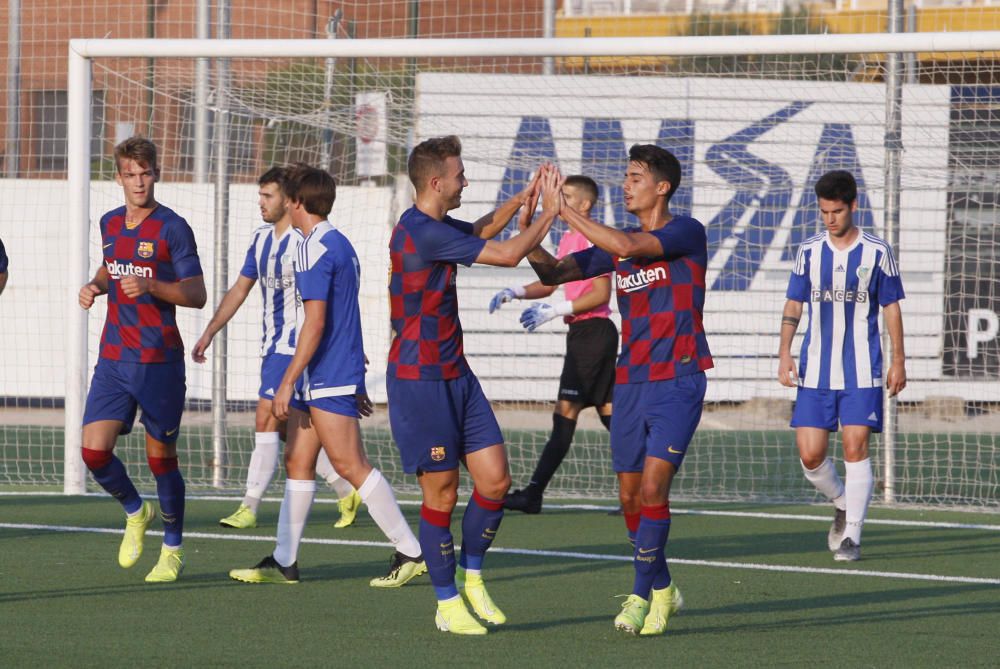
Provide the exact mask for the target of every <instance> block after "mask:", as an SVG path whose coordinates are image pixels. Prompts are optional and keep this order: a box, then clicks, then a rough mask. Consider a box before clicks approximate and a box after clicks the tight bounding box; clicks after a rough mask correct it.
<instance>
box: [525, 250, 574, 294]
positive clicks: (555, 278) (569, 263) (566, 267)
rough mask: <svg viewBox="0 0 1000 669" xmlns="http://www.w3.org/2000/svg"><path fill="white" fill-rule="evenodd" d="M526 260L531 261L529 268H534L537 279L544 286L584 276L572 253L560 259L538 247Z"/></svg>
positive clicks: (555, 284)
mask: <svg viewBox="0 0 1000 669" xmlns="http://www.w3.org/2000/svg"><path fill="white" fill-rule="evenodd" d="M528 262H529V263H531V268H532V269H533V270H535V274H537V275H538V278H539V280H540V281H541V282H542V283H543V284H545V285H546V286H557V285H559V284H561V283H568V282H570V281H579V280H580V279H582V278H584V276H583V271H582V270H581V269H580V266H579V265H578V264H577V263H576V258H574V257H573V254H570V255H568V256H566V257H565V258H563V259H562V260H556V259H555V258H554V257H553V256H552V254H551V253H549V252H548V251H546V250H544V249H541V248H538V249H535V250H534V251H532V252H531V253H530V254H529V255H528Z"/></svg>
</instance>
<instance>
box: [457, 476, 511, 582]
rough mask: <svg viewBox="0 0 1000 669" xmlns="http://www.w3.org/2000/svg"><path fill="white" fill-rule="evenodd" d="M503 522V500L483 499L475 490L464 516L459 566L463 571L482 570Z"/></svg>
mask: <svg viewBox="0 0 1000 669" xmlns="http://www.w3.org/2000/svg"><path fill="white" fill-rule="evenodd" d="M502 520H503V500H502V499H501V500H496V499H490V498H488V497H483V496H482V495H480V494H479V491H478V490H476V489H475V488H473V489H472V498H471V499H470V500H469V505H468V506H467V507H465V515H464V516H462V554H461V555H460V556H459V558H458V564H459V565H461V566H462V568H463V569H482V568H483V558H485V557H486V551H487V550H488V549H489V547H490V545H491V544H492V543H493V539H494V537H496V535H497V530H498V529H499V528H500V521H502Z"/></svg>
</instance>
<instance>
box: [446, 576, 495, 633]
mask: <svg viewBox="0 0 1000 669" xmlns="http://www.w3.org/2000/svg"><path fill="white" fill-rule="evenodd" d="M455 583H456V585H458V589H459V591H461V592H463V593H464V594H465V598H466V599H467V600H469V605H470V606H472V610H473V611H475V612H476V615H477V616H479V618H480V619H481V620H485V621H486V622H488V623H492V624H494V625H503V624H504V623H505V622H507V616H505V615H504V613H503V611H501V610H500V607H498V606H497V605H496V604H494V603H493V599H492V598H491V597H490V593H488V592H486V584H485V583H483V577H482V576H481V575H480V574H468V573H466V571H465V570H464V569H462V568H461V567H457V568H456V569H455Z"/></svg>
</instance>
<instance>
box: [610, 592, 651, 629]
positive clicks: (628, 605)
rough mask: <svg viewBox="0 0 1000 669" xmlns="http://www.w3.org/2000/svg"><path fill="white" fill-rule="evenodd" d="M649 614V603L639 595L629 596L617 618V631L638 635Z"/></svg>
mask: <svg viewBox="0 0 1000 669" xmlns="http://www.w3.org/2000/svg"><path fill="white" fill-rule="evenodd" d="M647 613H649V602H647V601H646V600H645V599H643V598H642V597H640V596H639V595H629V596H628V599H626V600H625V603H624V604H622V612H621V613H619V614H618V615H617V616H615V629H616V630H619V631H621V632H628V633H629V634H638V633H639V630H641V629H642V626H643V623H644V622H645V621H646V614H647Z"/></svg>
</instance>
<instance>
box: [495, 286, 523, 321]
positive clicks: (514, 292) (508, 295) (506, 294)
mask: <svg viewBox="0 0 1000 669" xmlns="http://www.w3.org/2000/svg"><path fill="white" fill-rule="evenodd" d="M524 293H525V291H524V286H514V287H513V288H504V289H503V290H501V291H500V292H499V293H497V294H496V295H494V296H493V299H492V300H490V313H491V314H492V313H493V312H494V311H496V310H497V309H499V308H500V305H503V304H507V303H508V302H510V301H511V300H519V299H521V298H522V297H524Z"/></svg>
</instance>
